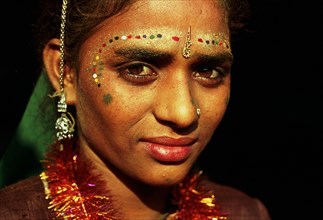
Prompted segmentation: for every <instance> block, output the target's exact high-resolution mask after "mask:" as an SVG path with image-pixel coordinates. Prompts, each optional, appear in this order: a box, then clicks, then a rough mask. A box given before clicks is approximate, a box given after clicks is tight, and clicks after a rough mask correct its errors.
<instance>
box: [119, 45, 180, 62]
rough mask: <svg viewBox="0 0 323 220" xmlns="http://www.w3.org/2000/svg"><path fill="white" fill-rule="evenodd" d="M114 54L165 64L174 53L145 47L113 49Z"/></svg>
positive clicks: (129, 58)
mask: <svg viewBox="0 0 323 220" xmlns="http://www.w3.org/2000/svg"><path fill="white" fill-rule="evenodd" d="M114 53H115V55H116V56H117V58H118V57H123V58H125V59H128V60H140V61H144V62H147V63H152V64H154V65H158V66H165V65H167V64H169V63H171V62H172V61H173V60H174V55H172V54H170V53H165V52H161V51H158V50H152V49H146V48H119V49H114Z"/></svg>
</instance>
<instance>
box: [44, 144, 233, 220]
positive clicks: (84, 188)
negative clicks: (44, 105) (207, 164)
mask: <svg viewBox="0 0 323 220" xmlns="http://www.w3.org/2000/svg"><path fill="white" fill-rule="evenodd" d="M42 164H43V168H44V172H42V173H41V175H40V177H41V179H42V181H43V184H44V188H45V194H46V199H50V202H49V207H48V208H49V209H51V210H53V211H54V212H55V213H56V218H58V219H82V220H83V219H88V220H98V219H107V220H117V219H122V215H121V214H120V213H118V211H117V210H116V209H115V208H114V207H113V206H112V204H113V201H112V197H111V196H110V195H109V191H108V190H106V189H105V188H104V187H103V186H105V184H104V182H103V180H102V179H101V178H100V176H97V175H93V174H92V173H91V170H92V169H93V168H92V165H91V164H88V162H84V160H82V159H81V158H79V153H78V143H77V141H76V139H75V138H73V139H70V140H65V141H64V143H61V142H57V143H56V144H54V145H53V146H52V148H51V150H50V151H49V152H48V154H47V156H46V159H45V160H44V161H42ZM201 174H202V172H201V171H200V172H198V173H196V174H194V175H193V176H190V177H189V176H188V177H186V178H185V180H184V181H183V182H181V183H180V184H178V185H177V186H176V187H175V188H174V191H173V200H172V202H173V205H174V207H176V208H175V209H173V210H174V211H170V214H169V215H167V217H166V219H167V220H210V219H212V220H222V219H227V217H226V215H224V214H223V213H221V212H220V207H219V206H218V205H217V204H216V201H215V196H214V194H213V193H212V192H209V191H205V189H203V186H199V185H198V183H199V179H200V176H201Z"/></svg>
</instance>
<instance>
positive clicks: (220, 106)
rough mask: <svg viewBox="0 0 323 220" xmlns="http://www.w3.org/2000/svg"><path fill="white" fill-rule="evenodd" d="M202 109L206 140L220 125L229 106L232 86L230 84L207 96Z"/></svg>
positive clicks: (202, 127) (201, 119)
mask: <svg viewBox="0 0 323 220" xmlns="http://www.w3.org/2000/svg"><path fill="white" fill-rule="evenodd" d="M205 97H206V98H204V101H203V102H202V103H203V105H202V106H201V109H202V110H203V111H202V112H201V118H200V126H201V130H202V133H203V136H204V138H206V139H209V138H211V136H212V135H213V132H214V131H215V130H216V128H217V127H218V125H219V124H220V122H221V120H222V118H223V116H224V114H225V112H226V109H227V105H228V100H229V97H230V86H229V84H228V83H226V84H224V85H223V86H221V88H219V89H217V90H215V91H214V92H212V93H211V94H208V95H206V96H205Z"/></svg>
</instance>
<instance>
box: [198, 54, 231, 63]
mask: <svg viewBox="0 0 323 220" xmlns="http://www.w3.org/2000/svg"><path fill="white" fill-rule="evenodd" d="M195 56H197V59H198V61H200V62H203V63H225V62H230V63H232V62H233V60H234V57H233V55H232V53H230V52H221V53H217V54H214V55H207V54H196V55H195Z"/></svg>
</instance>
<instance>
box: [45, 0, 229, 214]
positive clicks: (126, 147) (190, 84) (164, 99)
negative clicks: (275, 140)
mask: <svg viewBox="0 0 323 220" xmlns="http://www.w3.org/2000/svg"><path fill="white" fill-rule="evenodd" d="M197 15H198V17H197ZM189 26H191V30H192V32H191V39H192V42H193V45H192V46H191V50H192V51H191V56H190V58H188V59H185V58H184V57H183V56H182V50H183V47H184V45H185V39H186V33H187V29H188V27H189ZM130 33H132V34H133V35H135V34H142V33H147V34H150V33H151V34H155V33H162V34H163V36H165V37H163V38H162V39H158V40H152V41H149V43H147V41H145V40H137V41H133V40H126V41H118V42H114V43H113V44H111V45H109V48H108V49H106V50H105V51H104V53H102V54H100V61H102V62H103V63H104V68H103V70H102V72H101V73H102V74H101V76H100V77H99V78H98V80H100V87H98V86H97V84H96V83H95V82H94V80H93V77H92V74H91V72H90V71H89V69H90V68H91V67H92V65H93V60H95V58H96V56H97V55H98V51H99V49H100V48H101V47H102V43H103V42H107V39H109V37H111V36H115V35H119V36H121V35H122V34H126V35H127V34H130ZM218 33H221V34H222V35H224V36H225V37H226V38H227V39H229V30H228V26H227V23H226V20H225V19H224V17H223V14H222V12H221V11H220V10H219V8H218V7H217V5H216V4H215V3H214V1H156V0H154V1H148V0H142V1H139V2H137V3H134V4H133V5H132V6H131V7H130V8H129V9H128V10H127V11H126V12H123V13H121V14H120V15H118V16H115V17H113V18H110V19H108V20H106V21H105V22H104V23H103V24H102V25H100V26H99V27H98V28H97V29H96V30H95V32H94V33H93V35H91V36H90V37H89V38H88V39H87V40H86V41H85V42H84V44H83V45H82V46H81V50H80V56H79V57H80V59H79V68H78V69H79V72H78V73H76V70H74V69H69V68H68V66H67V67H66V74H67V76H66V77H65V93H66V96H67V102H68V104H73V105H75V107H76V110H77V125H78V132H79V133H78V136H79V140H80V149H81V154H82V155H85V157H86V159H88V160H90V161H91V162H93V163H94V166H95V167H96V172H99V173H101V174H102V175H103V177H104V179H105V180H106V182H107V186H110V187H109V189H110V190H111V194H112V195H113V197H114V198H115V199H116V200H117V201H122V204H120V205H121V206H120V207H119V209H120V210H121V211H122V212H123V213H124V215H125V218H126V219H127V218H130V216H131V219H158V218H159V217H160V215H161V213H163V212H164V208H165V204H166V203H167V199H168V192H169V190H170V188H171V187H172V186H173V185H174V184H176V183H178V182H179V181H181V180H182V179H183V178H184V177H185V176H186V175H187V173H188V172H189V170H190V169H191V167H192V165H193V164H194V162H195V161H196V159H197V158H198V156H199V155H200V153H201V151H202V150H203V149H204V148H205V146H206V145H207V143H208V142H209V140H210V138H211V137H212V134H213V132H214V131H215V129H216V127H217V126H218V124H219V123H220V121H221V119H222V117H223V115H224V113H225V111H226V107H227V100H228V97H229V93H230V67H231V63H232V55H231V52H230V49H227V48H225V47H221V46H212V45H205V44H202V43H197V41H196V39H197V38H198V37H202V38H204V39H207V38H210V37H211V36H212V34H218ZM174 35H176V36H180V38H181V40H180V41H179V42H174V41H172V40H170V39H169V38H167V36H168V37H170V36H174ZM194 39H195V41H194ZM58 43H59V42H58V39H53V40H51V41H50V42H49V44H48V45H47V46H46V48H45V50H44V63H45V67H46V69H47V72H48V74H49V78H50V80H51V81H52V83H53V86H54V87H55V88H56V89H59V87H58V83H57V82H58V80H57V79H58V76H59V65H58V64H59V50H58V49H57V47H53V45H56V46H57V45H58ZM138 50H140V53H142V54H145V53H146V52H147V51H148V52H153V54H157V55H158V56H159V57H158V59H157V61H156V59H155V60H154V61H146V60H143V59H142V58H138V57H134V55H133V54H134V53H137V52H138ZM121 51H122V52H124V51H128V52H129V51H132V52H131V53H129V54H128V55H127V57H125V55H124V53H121ZM143 51H144V52H145V53H144V52H143ZM162 54H163V55H162ZM129 56H130V57H131V58H129ZM160 57H162V58H160ZM205 57H207V58H208V59H209V58H210V57H212V62H211V61H209V62H208V63H207V64H205V62H202V58H205ZM214 60H216V61H217V62H214ZM219 60H220V61H221V62H220V61H219ZM160 61H162V62H160ZM134 63H140V64H142V65H145V67H144V69H142V66H140V65H139V66H138V65H137V66H136V67H133V66H132V67H131V66H130V67H129V65H130V64H134ZM204 67H207V68H208V69H207V71H202V70H203V69H204ZM141 70H144V72H142V71H141ZM135 73H140V74H141V75H143V74H144V75H145V77H141V78H139V77H138V76H136V75H134V74H135ZM197 73H199V74H200V75H197ZM217 73H220V74H219V75H218V77H215V78H210V76H216V74H217ZM222 73H223V74H222ZM212 74H213V75H212ZM197 108H200V109H201V115H200V117H199V116H198V115H197V113H196V109H197ZM152 137H171V138H182V137H185V138H191V139H192V140H193V141H192V143H191V144H190V146H189V147H190V148H191V153H190V154H189V156H188V157H187V158H185V159H183V160H181V161H176V162H166V163H165V162H161V161H159V160H156V158H154V157H152V156H151V155H150V154H149V153H147V145H146V139H147V138H152ZM111 186H113V187H111ZM156 198H158V199H157V201H156Z"/></svg>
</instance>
